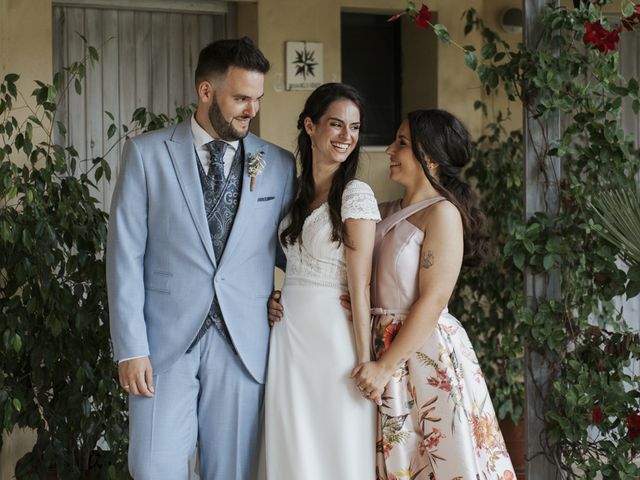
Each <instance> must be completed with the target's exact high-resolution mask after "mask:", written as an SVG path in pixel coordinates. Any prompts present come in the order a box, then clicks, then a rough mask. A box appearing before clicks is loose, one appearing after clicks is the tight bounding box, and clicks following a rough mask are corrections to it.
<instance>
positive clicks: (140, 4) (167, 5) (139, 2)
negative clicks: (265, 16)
mask: <svg viewBox="0 0 640 480" xmlns="http://www.w3.org/2000/svg"><path fill="white" fill-rule="evenodd" d="M52 3H53V6H59V7H81V8H103V9H111V10H146V11H159V12H181V13H210V14H211V13H214V14H215V13H217V14H226V13H227V12H228V11H229V6H228V3H227V2H224V1H217V0H134V1H131V0H53V2H52Z"/></svg>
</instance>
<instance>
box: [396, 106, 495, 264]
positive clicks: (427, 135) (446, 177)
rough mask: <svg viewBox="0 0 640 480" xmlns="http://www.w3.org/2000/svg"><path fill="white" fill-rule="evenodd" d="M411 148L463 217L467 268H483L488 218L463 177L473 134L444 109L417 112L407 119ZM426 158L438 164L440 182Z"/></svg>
mask: <svg viewBox="0 0 640 480" xmlns="http://www.w3.org/2000/svg"><path fill="white" fill-rule="evenodd" d="M407 118H408V120H409V129H410V132H411V149H412V150H413V154H414V155H415V157H416V158H417V159H418V161H419V162H420V166H421V167H422V170H423V171H424V174H425V175H426V176H427V179H429V182H431V185H433V187H434V188H435V189H436V190H437V191H438V193H440V195H442V196H443V197H445V198H446V199H447V200H449V201H450V202H451V203H453V204H454V205H455V206H456V207H457V208H458V210H459V211H460V215H461V216H462V223H463V227H464V256H463V260H462V264H463V265H464V266H466V267H475V266H478V265H481V264H482V263H483V261H484V260H485V259H486V257H487V254H488V251H489V236H488V235H487V233H486V228H485V223H486V220H485V217H484V215H483V213H482V212H481V211H480V208H479V207H478V201H477V198H476V195H475V193H474V192H473V190H471V187H470V186H469V184H468V183H466V182H465V181H464V180H463V179H461V178H460V173H461V171H462V169H463V168H464V167H465V166H466V165H467V164H468V163H469V162H470V161H471V135H470V134H469V132H468V131H467V129H466V128H465V127H464V125H463V124H462V123H461V122H460V120H458V119H457V118H456V117H454V116H453V115H451V114H450V113H449V112H446V111H444V110H438V109H432V110H416V111H414V112H410V113H409V114H408V116H407ZM427 157H428V159H429V160H430V161H432V162H434V163H436V164H437V165H438V179H436V178H435V177H434V176H433V175H431V174H430V173H429V168H428V166H427Z"/></svg>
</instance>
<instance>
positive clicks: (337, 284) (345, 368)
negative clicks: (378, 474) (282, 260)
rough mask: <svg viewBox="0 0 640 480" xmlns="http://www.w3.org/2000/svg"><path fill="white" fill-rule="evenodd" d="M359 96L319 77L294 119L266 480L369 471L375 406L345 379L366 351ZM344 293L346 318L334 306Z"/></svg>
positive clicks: (357, 475)
mask: <svg viewBox="0 0 640 480" xmlns="http://www.w3.org/2000/svg"><path fill="white" fill-rule="evenodd" d="M361 118H362V102H361V100H360V96H359V94H358V92H357V91H356V90H355V89H353V88H352V87H349V86H347V85H343V84H337V83H332V84H325V85H323V86H321V87H319V88H318V89H316V90H315V91H314V92H313V93H312V94H311V95H310V96H309V98H308V99H307V102H306V103H305V107H304V110H303V111H302V113H301V114H300V117H299V119H298V129H299V135H298V155H299V158H300V160H301V163H302V170H301V176H300V185H299V188H298V195H297V197H296V200H295V201H294V203H293V205H292V207H291V212H290V213H289V215H287V217H286V218H285V219H284V220H283V221H282V224H281V225H280V242H281V244H282V247H283V249H284V252H285V254H286V256H287V271H286V279H285V284H284V288H283V290H282V295H281V303H282V307H283V308H284V316H283V319H282V321H280V322H278V323H276V324H275V325H274V326H273V328H272V332H271V347H270V354H269V370H268V375H267V383H266V394H265V453H266V455H265V457H266V458H265V460H266V473H267V479H268V480H297V479H300V480H316V479H317V480H326V479H358V480H359V479H373V478H375V433H376V432H375V404H374V403H373V401H372V400H371V399H368V398H367V397H368V392H362V391H359V390H358V388H357V386H356V385H355V384H354V383H353V381H352V380H351V378H350V375H351V371H352V370H353V368H354V367H355V366H356V365H358V364H360V363H362V362H365V361H368V360H369V358H370V339H371V328H370V303H369V281H370V276H371V258H372V253H373V244H374V235H375V223H376V222H377V221H378V220H380V215H379V212H378V207H377V204H376V200H375V197H374V195H373V192H372V191H371V188H370V187H369V186H368V185H367V184H365V183H363V182H360V181H358V180H354V175H355V172H356V169H357V165H358V156H359V130H360V122H361ZM347 291H348V293H349V294H350V296H351V301H352V312H353V322H350V321H349V319H348V314H347V312H346V311H345V310H344V309H343V308H342V307H341V306H340V298H339V297H340V295H341V293H345V292H347Z"/></svg>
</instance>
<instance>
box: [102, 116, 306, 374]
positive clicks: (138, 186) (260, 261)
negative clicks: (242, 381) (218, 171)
mask: <svg viewBox="0 0 640 480" xmlns="http://www.w3.org/2000/svg"><path fill="white" fill-rule="evenodd" d="M243 142H244V152H245V165H244V175H243V183H242V193H241V198H240V204H239V206H238V212H237V215H236V218H235V221H234V224H233V228H232V230H231V233H230V235H229V239H228V241H227V245H226V247H225V250H224V253H223V255H222V258H221V259H220V261H219V262H216V259H215V256H214V254H213V247H212V244H211V236H210V235H209V227H208V224H207V219H206V215H205V210H204V200H203V194H202V187H201V185H200V178H199V176H198V170H197V165H196V161H198V160H197V159H196V153H195V147H194V144H193V137H192V133H191V127H190V121H189V120H187V121H185V122H182V123H180V124H178V125H175V126H171V127H168V128H165V129H162V130H158V131H154V132H149V133H147V134H144V135H140V136H138V137H135V138H132V139H130V140H129V141H128V142H127V143H126V145H125V149H124V155H123V164H122V168H121V171H120V174H119V177H118V182H117V185H116V189H115V192H114V196H113V200H112V204H111V214H110V219H109V233H108V242H107V286H108V293H109V316H110V328H111V337H112V341H113V349H114V356H115V359H116V360H119V359H123V358H130V357H135V356H142V355H150V357H151V363H152V366H153V368H154V373H162V372H163V371H165V370H166V369H167V368H169V367H170V366H171V364H172V363H173V362H174V361H175V360H176V359H177V358H178V357H179V356H180V355H183V354H184V353H185V352H186V350H187V349H188V347H189V345H190V344H191V342H192V341H193V339H194V337H195V336H196V334H197V333H198V330H199V328H200V327H201V326H202V323H203V322H204V319H205V317H206V315H207V312H208V311H209V307H210V305H211V299H212V298H213V292H214V288H215V292H216V294H217V296H218V301H219V303H220V308H221V309H222V314H223V316H224V319H225V322H226V324H227V328H228V330H229V334H230V335H231V338H232V341H233V344H234V346H235V347H236V350H237V352H238V355H239V356H240V358H241V359H242V362H243V363H244V365H245V366H246V368H247V370H248V371H249V372H250V373H251V375H252V376H253V378H255V380H256V381H258V382H260V383H263V382H264V380H265V374H266V364H267V355H268V347H269V325H268V321H267V306H266V305H267V304H266V302H267V298H268V296H269V294H270V292H271V290H272V288H273V268H274V265H275V264H276V263H278V265H279V266H281V267H283V266H284V258H283V256H282V252H281V251H280V249H279V243H278V240H277V228H278V225H279V223H280V220H281V219H282V218H283V216H284V215H285V214H286V212H287V209H288V207H289V203H290V201H291V199H292V196H293V194H294V188H295V177H296V175H295V161H294V158H293V156H292V155H291V153H290V152H287V151H286V150H283V149H281V148H279V147H277V146H276V145H273V144H271V143H268V142H265V141H264V140H262V139H260V138H258V137H256V136H255V135H252V134H249V135H248V136H247V137H246V138H244V140H243ZM260 151H262V152H264V159H265V161H266V166H265V168H264V171H263V172H262V173H261V174H260V175H258V176H257V177H256V182H255V188H254V191H253V192H251V191H250V190H249V182H250V179H249V175H248V173H247V171H248V168H247V162H248V157H249V155H255V154H256V152H260ZM276 257H278V258H276Z"/></svg>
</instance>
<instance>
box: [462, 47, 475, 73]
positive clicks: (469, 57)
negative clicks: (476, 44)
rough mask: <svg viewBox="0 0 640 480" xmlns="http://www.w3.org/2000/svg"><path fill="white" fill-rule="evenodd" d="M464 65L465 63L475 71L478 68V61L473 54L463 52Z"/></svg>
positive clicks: (468, 51)
mask: <svg viewBox="0 0 640 480" xmlns="http://www.w3.org/2000/svg"><path fill="white" fill-rule="evenodd" d="M464 63H466V64H467V66H468V67H469V68H470V69H471V70H474V71H475V69H476V68H478V59H477V58H476V54H475V52H472V51H470V50H465V52H464Z"/></svg>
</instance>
